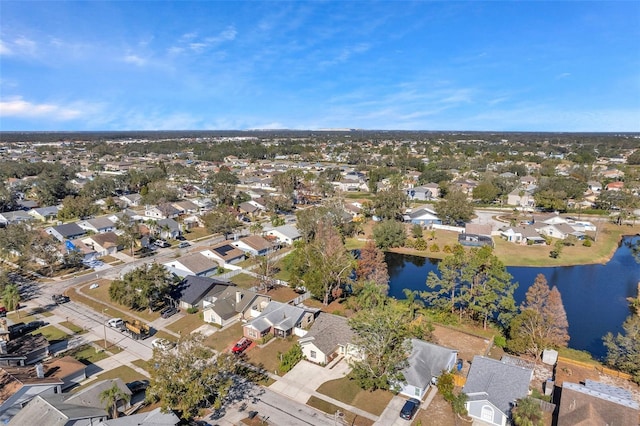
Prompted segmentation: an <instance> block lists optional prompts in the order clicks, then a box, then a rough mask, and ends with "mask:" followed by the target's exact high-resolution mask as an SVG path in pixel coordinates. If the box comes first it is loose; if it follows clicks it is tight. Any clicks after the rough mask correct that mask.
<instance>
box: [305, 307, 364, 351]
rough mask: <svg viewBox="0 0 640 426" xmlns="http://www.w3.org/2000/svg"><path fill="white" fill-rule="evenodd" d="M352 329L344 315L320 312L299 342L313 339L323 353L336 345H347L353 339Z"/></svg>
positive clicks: (333, 348)
mask: <svg viewBox="0 0 640 426" xmlns="http://www.w3.org/2000/svg"><path fill="white" fill-rule="evenodd" d="M354 336H355V333H354V331H353V330H352V329H351V327H350V326H349V322H348V321H347V319H346V318H345V317H341V316H338V315H333V314H328V313H324V312H322V313H320V315H318V318H316V319H315V321H314V322H313V324H312V325H311V327H310V328H309V331H308V332H307V334H305V336H304V337H302V338H301V339H300V343H301V344H302V343H304V342H306V341H313V344H314V345H315V346H316V347H317V348H318V349H320V350H321V351H322V352H323V353H324V354H330V353H332V352H333V351H334V350H335V349H336V347H337V346H338V345H347V344H349V343H351V342H352V341H353V337H354Z"/></svg>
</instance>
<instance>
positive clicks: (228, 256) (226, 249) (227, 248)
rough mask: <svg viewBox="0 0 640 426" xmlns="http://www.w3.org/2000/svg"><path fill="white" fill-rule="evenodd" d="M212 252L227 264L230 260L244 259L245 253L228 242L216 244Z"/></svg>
mask: <svg viewBox="0 0 640 426" xmlns="http://www.w3.org/2000/svg"><path fill="white" fill-rule="evenodd" d="M210 250H211V251H212V252H214V253H215V254H216V255H217V256H218V257H219V258H220V259H222V260H224V261H225V262H229V261H230V260H234V259H237V258H239V257H244V252H243V251H242V250H240V249H239V248H238V247H235V246H233V245H231V244H230V243H227V242H222V243H220V244H216V245H215V246H212V247H211V248H210Z"/></svg>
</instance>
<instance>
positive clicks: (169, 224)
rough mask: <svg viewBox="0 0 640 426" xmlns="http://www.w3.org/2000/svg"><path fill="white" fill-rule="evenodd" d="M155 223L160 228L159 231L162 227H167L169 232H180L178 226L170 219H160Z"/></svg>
mask: <svg viewBox="0 0 640 426" xmlns="http://www.w3.org/2000/svg"><path fill="white" fill-rule="evenodd" d="M156 223H157V224H158V227H160V228H161V229H162V227H164V226H167V227H168V228H169V229H170V230H171V231H179V230H180V224H179V223H178V222H176V221H175V220H173V219H171V218H168V219H160V220H158V221H157V222H156Z"/></svg>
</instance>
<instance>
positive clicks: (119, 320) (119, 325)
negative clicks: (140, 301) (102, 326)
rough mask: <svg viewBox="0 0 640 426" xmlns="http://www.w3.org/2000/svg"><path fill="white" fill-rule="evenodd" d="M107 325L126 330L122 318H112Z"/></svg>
mask: <svg viewBox="0 0 640 426" xmlns="http://www.w3.org/2000/svg"><path fill="white" fill-rule="evenodd" d="M107 325H108V326H109V327H111V328H117V329H120V330H124V321H123V320H122V318H111V319H110V320H108V321H107Z"/></svg>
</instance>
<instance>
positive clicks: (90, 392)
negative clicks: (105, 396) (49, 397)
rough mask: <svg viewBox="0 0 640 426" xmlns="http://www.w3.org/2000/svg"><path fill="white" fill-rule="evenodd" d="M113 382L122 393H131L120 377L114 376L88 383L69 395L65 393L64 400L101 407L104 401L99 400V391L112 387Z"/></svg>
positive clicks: (75, 403) (70, 402) (67, 402)
mask: <svg viewBox="0 0 640 426" xmlns="http://www.w3.org/2000/svg"><path fill="white" fill-rule="evenodd" d="M114 384H115V385H117V386H118V388H120V390H121V391H122V392H123V393H125V394H127V395H131V391H130V390H129V388H128V387H127V386H126V385H125V384H124V382H123V381H122V379H120V378H116V379H107V380H101V381H99V382H96V383H93V384H91V385H89V387H87V388H85V389H82V390H80V391H78V392H76V393H73V394H71V395H69V394H66V399H65V401H64V402H65V403H66V404H74V405H82V406H84V407H95V408H101V407H103V406H104V403H103V402H102V401H101V400H100V393H102V392H103V391H105V390H107V389H109V388H111V387H113V385H114ZM63 395H64V394H63Z"/></svg>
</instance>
